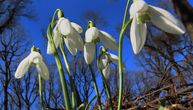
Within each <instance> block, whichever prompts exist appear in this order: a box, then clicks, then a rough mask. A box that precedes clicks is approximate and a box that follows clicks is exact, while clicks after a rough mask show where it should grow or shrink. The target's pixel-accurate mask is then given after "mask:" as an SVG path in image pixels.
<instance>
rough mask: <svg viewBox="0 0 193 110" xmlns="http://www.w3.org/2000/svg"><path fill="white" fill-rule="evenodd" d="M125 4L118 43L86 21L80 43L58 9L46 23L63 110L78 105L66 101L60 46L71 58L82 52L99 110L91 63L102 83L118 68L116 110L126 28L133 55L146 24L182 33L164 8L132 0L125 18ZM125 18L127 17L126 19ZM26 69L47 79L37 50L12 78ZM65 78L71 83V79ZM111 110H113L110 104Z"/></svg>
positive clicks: (139, 46) (75, 30)
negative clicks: (32, 67) (59, 82)
mask: <svg viewBox="0 0 193 110" xmlns="http://www.w3.org/2000/svg"><path fill="white" fill-rule="evenodd" d="M129 2H130V0H128V3H127V6H126V11H125V15H124V20H123V24H122V29H121V32H120V37H119V43H117V42H116V40H115V39H114V38H113V37H112V36H111V35H110V34H109V33H107V32H105V31H102V30H100V29H98V28H97V27H96V26H95V23H94V22H92V21H89V22H88V29H87V30H86V31H85V37H84V41H83V40H82V37H81V35H80V34H81V33H82V32H83V29H82V27H81V26H80V25H78V24H77V23H74V22H71V21H70V20H69V19H67V18H65V17H64V14H63V12H62V11H61V10H60V9H57V10H56V11H55V13H54V15H53V19H52V21H51V22H50V24H49V26H48V30H47V38H48V45H47V54H52V55H53V56H54V58H55V60H56V64H57V67H58V72H59V76H60V81H61V85H62V90H63V95H64V103H65V108H66V109H67V110H71V109H77V108H78V107H80V104H79V105H78V104H77V102H76V99H74V98H70V95H69V94H68V86H67V84H66V79H65V75H64V71H63V69H62V68H63V66H62V63H61V60H60V58H59V55H58V52H57V51H59V50H60V51H61V53H62V56H63V58H64V61H65V64H66V68H67V70H68V76H69V77H71V74H70V70H69V65H68V61H67V56H66V54H65V52H64V49H63V48H64V44H65V46H66V48H67V49H68V50H69V52H70V53H71V54H72V55H76V53H77V52H78V51H83V52H84V59H85V62H86V63H87V64H88V65H89V68H90V70H91V73H92V76H93V77H92V78H93V81H94V86H95V91H96V96H97V101H98V105H99V109H102V106H101V100H100V94H99V90H98V86H97V83H96V79H95V76H94V71H93V69H92V65H91V64H92V62H93V60H94V58H95V57H97V65H98V69H99V70H100V72H101V73H102V76H103V81H106V80H108V78H109V75H110V67H111V66H110V64H111V63H115V64H117V65H119V77H120V86H119V104H118V109H119V110H120V109H121V100H122V98H121V97H122V86H123V84H122V83H123V82H122V80H123V79H122V77H123V71H122V70H123V68H124V66H123V63H122V41H123V36H124V34H125V31H126V30H127V28H128V27H130V40H131V44H132V48H133V51H134V53H135V54H138V53H139V52H140V51H141V49H142V48H143V46H144V44H145V41H146V36H147V23H148V22H151V23H152V24H153V25H155V26H156V27H158V28H159V29H161V30H163V31H165V32H168V33H171V34H184V33H185V27H184V26H183V24H182V23H181V22H180V21H179V20H177V19H176V18H175V17H174V16H173V15H172V14H171V13H169V12H168V11H166V10H164V9H161V8H158V7H155V6H152V5H149V4H147V3H146V2H145V1H144V0H133V3H132V5H131V6H130V9H129V14H130V15H127V11H128V5H129ZM127 16H130V18H129V19H128V20H127ZM101 42H102V44H103V46H101V47H100V53H99V55H98V56H95V51H96V47H97V46H96V45H97V44H99V43H101ZM109 49H110V50H115V51H116V50H119V53H118V55H119V57H118V56H117V55H115V54H112V53H110V52H109V51H108V50H109ZM30 66H35V67H36V69H37V71H38V73H39V75H40V76H41V77H42V78H43V79H46V80H47V79H49V71H48V68H47V66H46V64H45V63H44V60H43V57H42V56H41V52H40V50H39V49H38V48H36V47H34V46H33V47H32V49H31V53H30V54H29V55H28V56H27V57H26V58H24V59H23V60H22V61H21V63H20V64H19V66H18V68H17V70H16V73H15V77H16V78H21V77H22V76H24V74H25V73H26V72H27V71H28V69H29V68H30ZM69 79H70V80H71V78H69ZM72 82H73V81H72ZM72 85H73V84H72ZM106 86H107V89H108V84H106ZM72 88H73V87H71V89H72ZM40 93H41V91H40ZM108 93H109V95H108V96H109V97H108V98H109V101H112V100H110V99H111V97H110V90H109V89H108ZM72 96H73V94H72ZM75 98H76V96H75ZM70 99H71V100H70ZM73 101H74V102H73ZM111 109H113V106H112V105H111Z"/></svg>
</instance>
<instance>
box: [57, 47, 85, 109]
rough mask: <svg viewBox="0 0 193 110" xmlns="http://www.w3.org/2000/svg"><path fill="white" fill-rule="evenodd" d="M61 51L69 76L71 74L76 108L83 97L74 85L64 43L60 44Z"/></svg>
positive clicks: (73, 105) (73, 102)
mask: <svg viewBox="0 0 193 110" xmlns="http://www.w3.org/2000/svg"><path fill="white" fill-rule="evenodd" d="M60 51H61V53H62V56H63V59H64V62H65V65H66V70H67V72H68V76H69V79H70V86H71V90H72V93H71V94H72V108H73V109H75V106H76V105H77V106H79V105H81V99H80V96H79V94H78V93H77V91H76V90H77V89H76V86H75V85H74V81H73V79H72V75H71V72H70V67H69V63H68V59H67V57H66V53H65V51H64V48H63V43H61V44H60Z"/></svg>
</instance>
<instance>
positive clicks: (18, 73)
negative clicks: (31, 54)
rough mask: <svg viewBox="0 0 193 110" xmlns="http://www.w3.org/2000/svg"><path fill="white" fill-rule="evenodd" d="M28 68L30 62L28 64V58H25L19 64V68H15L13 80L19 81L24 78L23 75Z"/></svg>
mask: <svg viewBox="0 0 193 110" xmlns="http://www.w3.org/2000/svg"><path fill="white" fill-rule="evenodd" d="M29 67H30V62H29V58H28V57H26V58H24V59H23V60H22V61H21V63H20V64H19V66H18V67H17V70H16V72H15V78H17V79H19V78H21V77H23V76H24V74H25V73H26V72H27V70H28V69H29Z"/></svg>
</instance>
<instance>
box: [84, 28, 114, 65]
mask: <svg viewBox="0 0 193 110" xmlns="http://www.w3.org/2000/svg"><path fill="white" fill-rule="evenodd" d="M99 41H101V42H102V43H103V45H104V46H105V47H106V48H109V49H111V50H117V49H118V44H117V43H116V40H115V39H114V38H113V37H112V36H111V35H110V34H108V33H106V32H104V31H102V30H99V29H98V28H96V27H91V28H89V29H87V31H86V33H85V42H86V44H85V46H84V58H85V61H86V63H87V64H91V63H92V61H93V59H94V55H95V44H96V43H97V42H99Z"/></svg>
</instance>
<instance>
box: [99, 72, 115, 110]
mask: <svg viewBox="0 0 193 110" xmlns="http://www.w3.org/2000/svg"><path fill="white" fill-rule="evenodd" d="M100 73H101V75H102V78H103V83H104V85H105V88H106V90H107V97H108V99H109V103H110V110H113V103H112V97H111V96H112V95H111V90H110V87H109V85H108V84H107V80H106V78H105V76H104V74H103V72H102V70H100Z"/></svg>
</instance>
